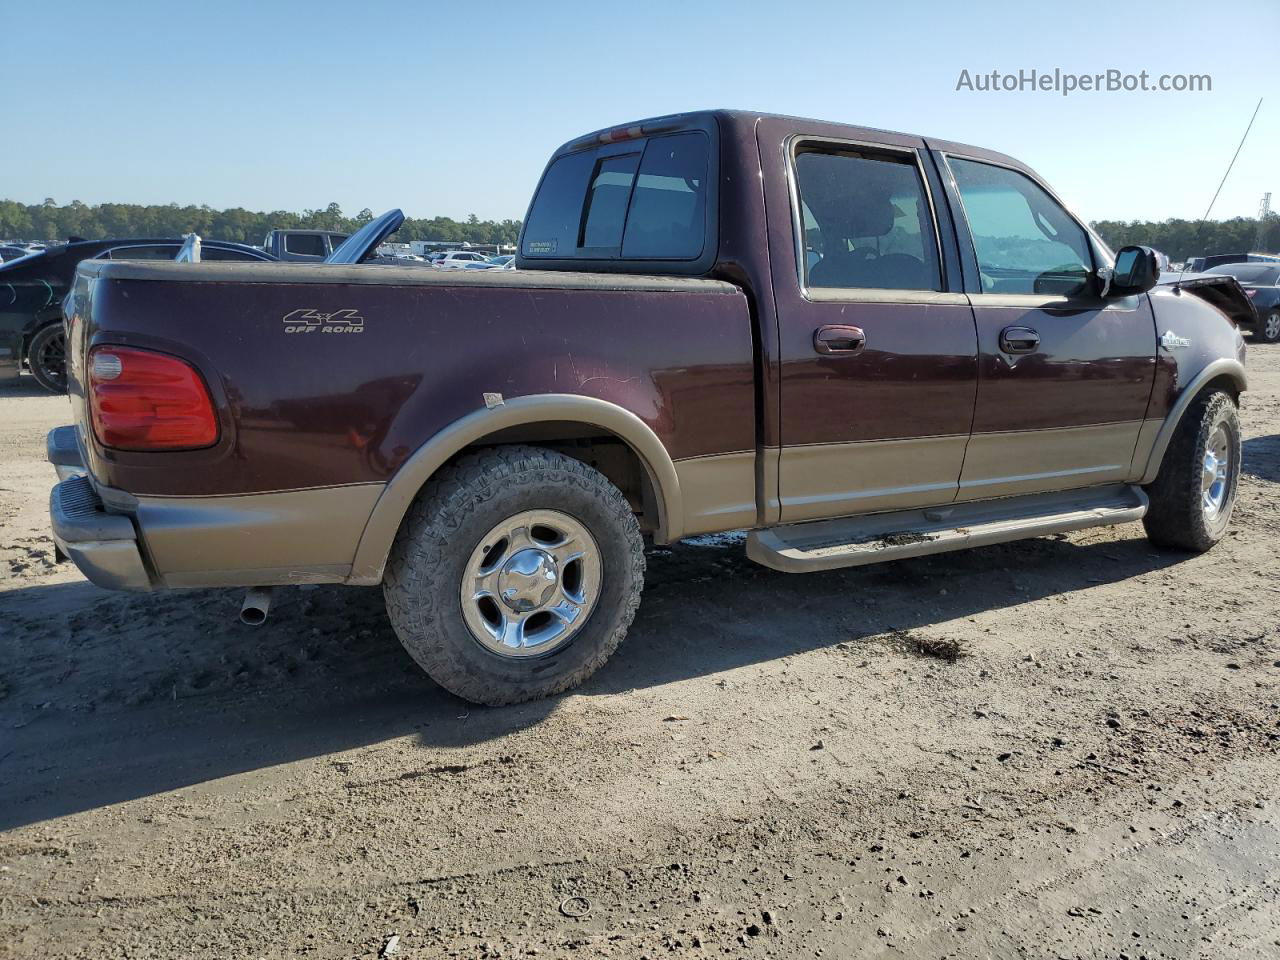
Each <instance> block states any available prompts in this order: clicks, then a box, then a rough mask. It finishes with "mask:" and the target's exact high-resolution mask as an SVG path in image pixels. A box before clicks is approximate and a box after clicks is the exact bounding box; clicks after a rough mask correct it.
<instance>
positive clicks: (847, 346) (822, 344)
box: [813, 323, 867, 356]
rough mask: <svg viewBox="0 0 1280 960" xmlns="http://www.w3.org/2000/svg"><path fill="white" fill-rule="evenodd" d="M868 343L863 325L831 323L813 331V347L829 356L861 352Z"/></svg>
mask: <svg viewBox="0 0 1280 960" xmlns="http://www.w3.org/2000/svg"><path fill="white" fill-rule="evenodd" d="M866 345H867V335H866V334H865V333H863V332H862V328H861V327H849V326H845V325H844V324H839V323H831V324H827V325H826V326H822V327H819V328H818V329H817V330H815V331H813V349H814V350H816V351H818V353H821V354H824V355H827V356H830V355H831V354H851V353H861V352H862V348H863V347H865V346H866Z"/></svg>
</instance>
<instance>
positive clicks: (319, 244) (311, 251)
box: [284, 233, 325, 257]
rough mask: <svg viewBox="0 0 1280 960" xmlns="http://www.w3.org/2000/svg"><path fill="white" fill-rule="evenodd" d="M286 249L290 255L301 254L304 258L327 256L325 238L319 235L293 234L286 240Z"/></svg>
mask: <svg viewBox="0 0 1280 960" xmlns="http://www.w3.org/2000/svg"><path fill="white" fill-rule="evenodd" d="M284 248H285V250H286V251H288V252H289V253H296V254H301V255H302V256H304V257H323V256H325V249H324V237H323V236H322V235H321V234H318V233H291V234H288V235H287V236H286V237H285V239H284Z"/></svg>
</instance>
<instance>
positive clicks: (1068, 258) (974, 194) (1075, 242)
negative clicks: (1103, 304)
mask: <svg viewBox="0 0 1280 960" xmlns="http://www.w3.org/2000/svg"><path fill="white" fill-rule="evenodd" d="M950 164H951V169H952V172H953V173H954V174H955V178H956V185H957V186H958V187H959V189H960V198H961V200H962V202H963V203H964V209H965V215H966V217H967V218H968V220H969V231H970V233H971V234H972V236H973V245H974V247H975V248H976V250H977V255H978V271H979V273H980V274H981V276H982V289H983V292H984V293H1034V294H1045V295H1054V294H1056V295H1061V296H1071V295H1073V294H1079V293H1082V292H1084V291H1085V290H1086V289H1087V287H1088V278H1089V274H1090V272H1091V271H1092V270H1093V256H1092V254H1090V252H1089V240H1088V237H1087V235H1086V234H1085V232H1084V229H1083V228H1082V227H1081V226H1080V225H1079V224H1078V223H1076V222H1075V220H1073V219H1072V218H1071V216H1070V215H1069V214H1068V213H1067V212H1066V211H1065V210H1064V209H1063V208H1062V207H1061V206H1060V205H1059V204H1058V202H1057V201H1056V200H1054V199H1053V198H1052V197H1051V196H1049V194H1048V193H1046V192H1045V191H1044V190H1043V189H1042V188H1041V187H1040V186H1039V185H1037V184H1036V183H1035V182H1034V181H1033V180H1032V179H1031V178H1030V177H1027V176H1024V175H1023V174H1021V173H1018V172H1017V171H1016V170H1009V169H1006V168H1005V167H996V166H992V165H991V164H989V163H979V162H977V161H974V160H962V159H959V158H958V157H952V158H951V159H950Z"/></svg>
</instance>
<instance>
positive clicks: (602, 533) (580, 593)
mask: <svg viewBox="0 0 1280 960" xmlns="http://www.w3.org/2000/svg"><path fill="white" fill-rule="evenodd" d="M644 565H645V564H644V550H643V541H642V540H641V537H640V527H639V524H638V523H637V522H636V518H635V514H634V513H633V512H632V510H631V507H630V505H629V504H628V503H627V500H626V498H625V497H624V496H623V495H622V494H621V493H620V492H619V491H618V489H617V488H616V487H614V486H613V484H611V483H610V482H609V481H608V480H607V479H605V477H604V476H603V475H602V474H600V473H599V472H598V471H597V470H595V469H593V468H592V467H590V466H588V465H587V464H585V463H582V462H581V461H578V460H574V459H573V458H572V457H568V456H565V455H564V454H561V453H557V452H555V451H551V450H544V449H541V448H538V447H526V446H510V447H497V448H492V449H486V450H482V451H479V452H477V453H474V454H468V455H467V456H465V457H463V458H461V459H459V460H458V461H457V462H456V463H455V464H453V465H452V466H451V467H449V468H447V469H446V470H444V471H443V472H442V473H441V474H440V475H438V476H437V477H434V478H433V479H432V480H431V481H430V483H428V485H427V487H426V488H425V489H424V490H423V492H422V494H421V495H420V496H419V497H418V499H417V500H416V501H415V502H414V505H413V507H412V508H411V509H410V511H409V515H408V516H407V517H406V518H405V521H404V523H403V525H402V526H401V528H400V532H399V533H398V534H397V536H396V540H395V544H394V545H393V546H392V548H391V556H390V557H389V559H388V562H387V572H386V576H385V578H384V581H383V594H384V596H385V598H386V603H387V614H388V616H389V617H390V619H391V624H392V626H393V627H394V628H395V631H396V634H397V635H398V636H399V637H400V642H401V643H403V644H404V646H405V649H406V650H408V651H409V655H410V656H412V657H413V659H414V660H415V661H417V663H418V665H419V666H420V667H422V669H423V670H425V671H426V672H427V674H428V675H430V677H431V678H432V679H433V680H435V681H436V682H437V683H438V684H440V686H442V687H444V688H445V689H446V690H449V691H450V692H452V693H454V694H457V695H458V696H460V697H462V698H463V699H465V700H470V701H472V702H474V703H483V704H489V705H494V706H496V705H500V704H508V703H520V702H522V701H525V700H533V699H536V698H538V697H546V696H550V695H552V694H555V693H560V692H561V691H563V690H567V689H569V688H570V687H574V686H577V685H578V684H579V683H581V682H582V681H584V680H585V679H586V678H587V677H589V676H591V674H593V673H595V671H596V670H598V669H599V668H600V667H601V666H602V665H603V664H604V662H605V661H606V660H607V659H608V658H609V656H610V655H611V654H612V653H613V651H614V650H615V649H617V647H618V644H619V643H621V642H622V638H623V637H624V636H625V635H626V632H627V628H628V627H630V625H631V621H632V619H633V618H634V616H635V612H636V608H637V606H638V605H639V603H640V591H641V588H642V587H643V584H644Z"/></svg>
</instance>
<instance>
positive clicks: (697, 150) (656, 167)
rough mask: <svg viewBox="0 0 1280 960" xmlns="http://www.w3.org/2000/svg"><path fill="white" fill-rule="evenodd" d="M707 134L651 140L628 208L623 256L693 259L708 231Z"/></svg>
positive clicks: (690, 134) (695, 133)
mask: <svg viewBox="0 0 1280 960" xmlns="http://www.w3.org/2000/svg"><path fill="white" fill-rule="evenodd" d="M706 209H707V135H706V134H704V133H700V132H693V133H681V134H677V135H675V136H671V137H658V138H656V139H654V140H650V141H649V145H648V146H647V147H646V148H645V151H644V159H643V160H642V161H641V163H640V173H639V175H638V176H637V177H636V184H635V191H634V192H633V193H632V197H631V209H630V210H629V211H628V213H627V229H626V236H625V238H624V239H623V242H622V255H623V256H624V257H635V258H637V259H645V258H648V259H653V258H662V259H670V260H693V259H695V258H696V257H697V256H698V255H699V254H700V253H702V246H703V243H704V241H705V234H706Z"/></svg>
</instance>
